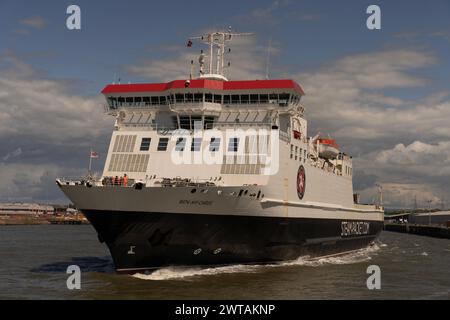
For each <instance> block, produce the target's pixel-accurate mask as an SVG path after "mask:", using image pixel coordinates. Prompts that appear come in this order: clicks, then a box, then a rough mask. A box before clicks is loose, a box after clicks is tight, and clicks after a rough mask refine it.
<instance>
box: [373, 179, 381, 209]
mask: <svg viewBox="0 0 450 320" xmlns="http://www.w3.org/2000/svg"><path fill="white" fill-rule="evenodd" d="M375 186H376V187H377V188H378V202H379V206H380V207H382V206H383V187H382V186H381V185H380V184H378V183H377V184H375Z"/></svg>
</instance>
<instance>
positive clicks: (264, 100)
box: [259, 94, 269, 103]
mask: <svg viewBox="0 0 450 320" xmlns="http://www.w3.org/2000/svg"><path fill="white" fill-rule="evenodd" d="M259 102H260V103H268V102H269V95H268V94H261V95H259Z"/></svg>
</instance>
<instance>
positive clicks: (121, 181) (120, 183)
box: [118, 177, 123, 186]
mask: <svg viewBox="0 0 450 320" xmlns="http://www.w3.org/2000/svg"><path fill="white" fill-rule="evenodd" d="M118 186H123V177H120V179H119V183H118Z"/></svg>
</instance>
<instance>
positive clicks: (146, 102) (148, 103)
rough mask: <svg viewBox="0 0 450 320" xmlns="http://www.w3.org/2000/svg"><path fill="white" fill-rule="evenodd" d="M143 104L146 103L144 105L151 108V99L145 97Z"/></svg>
mask: <svg viewBox="0 0 450 320" xmlns="http://www.w3.org/2000/svg"><path fill="white" fill-rule="evenodd" d="M142 102H144V104H145V105H146V106H149V105H150V97H143V98H142Z"/></svg>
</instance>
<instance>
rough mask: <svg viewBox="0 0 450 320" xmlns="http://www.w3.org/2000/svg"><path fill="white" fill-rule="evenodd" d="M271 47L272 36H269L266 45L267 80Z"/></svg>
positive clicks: (267, 77) (267, 78)
mask: <svg viewBox="0 0 450 320" xmlns="http://www.w3.org/2000/svg"><path fill="white" fill-rule="evenodd" d="M271 47H272V37H270V38H269V44H268V46H267V59H266V80H269V65H270V49H271Z"/></svg>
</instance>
